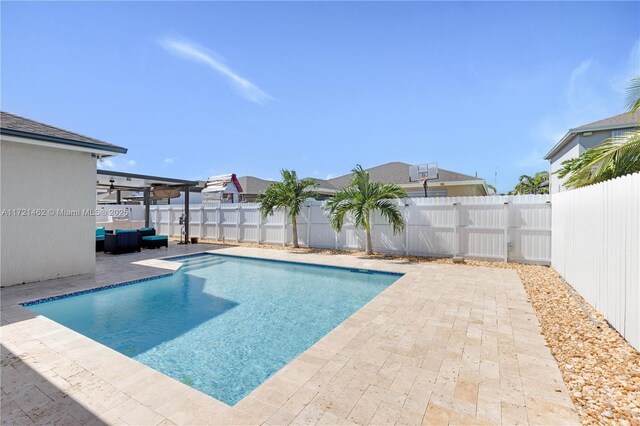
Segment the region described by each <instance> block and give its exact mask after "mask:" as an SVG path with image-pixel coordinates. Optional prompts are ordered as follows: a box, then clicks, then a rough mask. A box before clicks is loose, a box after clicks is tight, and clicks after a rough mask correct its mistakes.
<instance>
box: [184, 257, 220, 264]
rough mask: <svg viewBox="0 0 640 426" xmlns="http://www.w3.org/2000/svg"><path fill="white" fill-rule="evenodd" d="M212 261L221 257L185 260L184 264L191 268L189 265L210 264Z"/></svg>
mask: <svg viewBox="0 0 640 426" xmlns="http://www.w3.org/2000/svg"><path fill="white" fill-rule="evenodd" d="M211 259H219V257H218V256H209V255H204V256H198V257H194V258H192V259H184V260H183V261H182V263H183V264H184V266H189V265H195V264H197V263H203V262H209V261H210V260H211Z"/></svg>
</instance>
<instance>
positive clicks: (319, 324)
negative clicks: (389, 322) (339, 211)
mask: <svg viewBox="0 0 640 426" xmlns="http://www.w3.org/2000/svg"><path fill="white" fill-rule="evenodd" d="M178 261H180V262H183V265H184V266H183V267H182V268H181V269H180V270H179V271H178V272H176V273H175V274H174V275H171V276H168V277H163V278H157V279H153V280H149V281H145V282H140V283H136V284H132V285H126V286H121V287H116V288H109V289H105V290H101V291H96V292H92V293H86V294H81V295H77V296H72V297H67V298H63V299H57V300H53V301H48V302H44V303H38V304H33V305H30V306H28V308H29V309H31V310H33V311H35V312H37V313H38V314H41V315H44V316H46V317H48V318H50V319H52V320H54V321H56V322H58V323H60V324H62V325H64V326H66V327H69V328H71V329H73V330H75V331H77V332H79V333H82V334H84V335H85V336H88V337H90V338H92V339H94V340H96V341H98V342H100V343H102V344H104V345H106V346H109V347H111V348H113V349H115V350H117V351H118V352H121V353H123V354H125V355H127V356H129V357H131V358H134V359H136V360H138V361H140V362H142V363H144V364H146V365H148V366H149V367H151V368H153V369H155V370H158V371H160V372H162V373H164V374H166V375H168V376H170V377H173V378H175V379H177V380H180V381H182V382H184V383H186V384H188V385H189V386H191V387H193V388H196V389H198V390H200V391H202V392H204V393H206V394H208V395H211V396H213V397H214V398H216V399H218V400H220V401H224V402H226V403H227V404H229V405H234V404H235V403H236V402H238V401H239V400H240V399H242V398H243V397H244V396H245V395H247V394H248V393H250V392H251V391H252V390H253V389H254V388H256V387H257V386H258V385H260V384H261V383H262V382H264V381H265V380H266V379H267V378H268V377H269V376H271V375H272V374H273V373H275V372H276V371H277V370H279V369H280V368H281V367H283V366H284V365H285V364H287V363H288V362H289V361H291V360H292V359H293V358H295V357H296V356H297V355H299V354H300V353H302V352H304V351H305V350H306V349H307V348H309V347H310V346H311V345H313V344H314V343H315V342H316V341H318V340H319V339H320V338H321V337H322V336H324V335H325V334H327V333H328V332H329V331H331V330H332V329H333V328H335V327H336V326H337V325H339V324H340V323H341V322H343V321H344V320H345V319H346V318H348V317H349V316H350V315H351V314H353V313H354V312H355V311H357V310H358V309H359V308H360V307H362V306H363V305H364V304H366V303H367V302H368V301H369V300H371V299H372V298H373V297H375V296H376V295H377V294H378V293H380V292H381V291H382V290H384V289H385V288H387V287H388V286H389V285H391V284H392V283H393V282H394V281H396V280H397V279H398V278H399V275H396V274H381V273H371V272H370V271H369V272H368V273H367V272H366V271H362V272H358V271H353V270H348V269H339V268H331V267H322V266H312V265H306V264H296V263H285V262H274V261H266V260H258V259H248V258H241V257H234V256H233V257H232V256H221V255H208V254H207V255H200V256H195V257H190V258H182V259H180V260H178Z"/></svg>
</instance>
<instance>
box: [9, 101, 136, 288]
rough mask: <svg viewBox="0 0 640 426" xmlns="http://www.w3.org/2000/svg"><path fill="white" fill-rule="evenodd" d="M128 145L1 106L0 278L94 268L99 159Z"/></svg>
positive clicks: (29, 278)
mask: <svg viewBox="0 0 640 426" xmlns="http://www.w3.org/2000/svg"><path fill="white" fill-rule="evenodd" d="M126 152H127V149H126V148H122V147H120V146H116V145H112V144H110V143H106V142H103V141H100V140H97V139H93V138H90V137H87V136H83V135H79V134H77V133H73V132H70V131H67V130H63V129H59V128H57V127H53V126H49V125H47V124H43V123H39V122H37V121H33V120H29V119H27V118H23V117H20V116H17V115H14V114H9V113H6V112H0V180H1V181H2V192H1V195H0V208H1V210H2V217H1V219H0V222H1V224H0V245H1V246H2V253H1V255H0V264H1V266H0V269H1V273H0V285H1V286H10V285H14V284H20V283H25V282H33V281H42V280H47V279H52V278H60V277H67V276H71V275H78V274H84V273H92V272H94V271H95V224H96V219H95V216H92V215H91V212H92V211H95V208H96V160H97V159H99V158H106V157H111V156H114V155H118V154H124V153H126Z"/></svg>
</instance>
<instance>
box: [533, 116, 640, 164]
mask: <svg viewBox="0 0 640 426" xmlns="http://www.w3.org/2000/svg"><path fill="white" fill-rule="evenodd" d="M639 123H640V109H639V110H636V112H635V113H633V114H632V113H630V112H625V113H624V114H618V115H614V116H613V117H609V118H605V119H603V120H598V121H594V122H593V123H589V124H583V125H582V126H578V127H574V128H573V129H569V131H568V132H567V134H565V135H564V136H563V137H562V139H560V141H559V142H558V143H557V144H555V146H554V147H553V148H551V150H550V151H549V152H548V153H547V155H545V156H544V159H545V160H549V159H551V157H552V156H553V155H555V154H556V153H557V152H558V151H560V150H561V149H562V148H564V147H565V146H566V145H567V144H568V143H569V142H571V140H573V138H574V137H575V136H576V135H577V134H578V133H583V132H594V131H598V130H615V129H624V128H627V127H635V126H637V125H638V124H639Z"/></svg>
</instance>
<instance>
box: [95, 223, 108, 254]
mask: <svg viewBox="0 0 640 426" xmlns="http://www.w3.org/2000/svg"><path fill="white" fill-rule="evenodd" d="M105 235H106V231H105V229H104V226H99V227H97V228H96V251H103V250H104V236H105Z"/></svg>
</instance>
